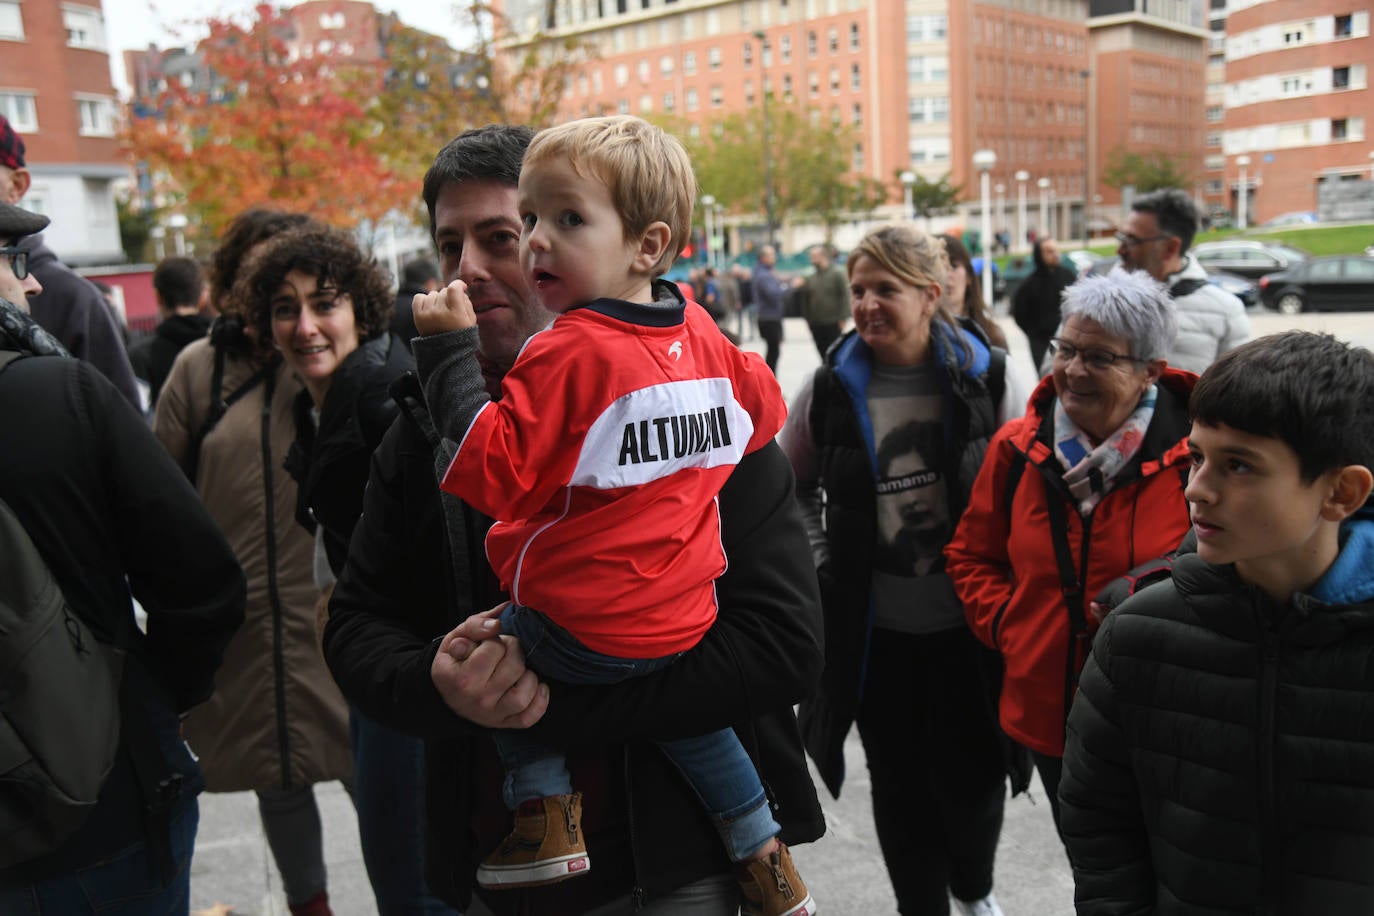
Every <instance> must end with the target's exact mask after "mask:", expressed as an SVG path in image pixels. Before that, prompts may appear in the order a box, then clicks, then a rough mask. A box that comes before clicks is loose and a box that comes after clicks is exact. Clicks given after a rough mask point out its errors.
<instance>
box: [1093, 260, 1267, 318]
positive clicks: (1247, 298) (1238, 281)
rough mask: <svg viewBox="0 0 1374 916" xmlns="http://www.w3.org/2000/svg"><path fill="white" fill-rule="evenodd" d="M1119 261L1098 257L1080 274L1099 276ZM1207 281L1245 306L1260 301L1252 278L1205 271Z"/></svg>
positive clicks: (1250, 305) (1110, 269)
mask: <svg viewBox="0 0 1374 916" xmlns="http://www.w3.org/2000/svg"><path fill="white" fill-rule="evenodd" d="M1120 263H1121V259H1120V258H1118V257H1116V256H1112V257H1110V258H1099V259H1098V260H1096V261H1094V262H1093V265H1092V267H1090V268H1088V269H1087V270H1086V271H1084V272H1083V273H1082V274H1080V276H1087V275H1089V274H1092V275H1095V276H1100V275H1102V274H1108V273H1111V271H1112V268H1113V267H1115V266H1117V265H1118V264H1120ZM1207 282H1208V283H1210V284H1212V285H1213V286H1219V287H1221V288H1222V289H1224V290H1226V291H1227V292H1228V293H1230V294H1231V295H1233V296H1235V297H1236V298H1237V299H1239V300H1240V301H1241V303H1242V304H1243V305H1244V306H1245V307H1246V308H1252V307H1254V306H1255V305H1257V304H1258V303H1259V301H1260V288H1259V286H1257V285H1256V284H1255V281H1253V280H1247V279H1246V278H1245V277H1238V276H1236V275H1235V274H1228V273H1223V272H1221V271H1211V270H1209V271H1208V272H1207Z"/></svg>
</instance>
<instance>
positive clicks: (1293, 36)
mask: <svg viewBox="0 0 1374 916" xmlns="http://www.w3.org/2000/svg"><path fill="white" fill-rule="evenodd" d="M1303 37H1304V33H1303V29H1302V26H1291V27H1289V28H1287V29H1284V32H1283V43H1284V44H1286V45H1300V44H1302V42H1303Z"/></svg>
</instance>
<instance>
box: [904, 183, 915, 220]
mask: <svg viewBox="0 0 1374 916" xmlns="http://www.w3.org/2000/svg"><path fill="white" fill-rule="evenodd" d="M901 178H902V219H903V220H910V219H914V217H913V216H912V213H911V186H912V185H914V184H915V183H916V173H915V172H911V171H907V172H903V173H902V175H901Z"/></svg>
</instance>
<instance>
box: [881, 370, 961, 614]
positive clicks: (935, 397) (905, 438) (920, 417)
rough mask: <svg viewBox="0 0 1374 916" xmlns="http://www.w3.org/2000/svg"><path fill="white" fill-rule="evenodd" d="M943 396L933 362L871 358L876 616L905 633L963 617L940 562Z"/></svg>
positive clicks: (945, 527)
mask: <svg viewBox="0 0 1374 916" xmlns="http://www.w3.org/2000/svg"><path fill="white" fill-rule="evenodd" d="M943 407H944V400H943V398H942V396H941V389H940V380H939V376H938V375H937V374H936V372H935V370H933V369H932V368H930V367H929V366H912V367H893V366H882V365H874V367H873V376H872V378H871V379H870V380H869V383H868V413H869V417H870V418H871V420H872V423H873V442H874V446H875V448H876V450H877V464H878V468H877V470H878V483H877V490H878V492H877V493H876V506H877V512H878V531H877V541H876V550H875V555H874V558H873V599H874V604H875V608H874V610H875V615H876V619H875V621H874V622H875V624H876V625H877V626H879V627H882V628H884V629H889V630H900V631H902V632H906V633H936V632H940V631H942V630H948V629H953V628H954V627H956V626H963V625H964V613H963V610H962V608H961V607H960V606H959V601H958V598H957V597H956V596H955V594H954V587H953V585H952V584H951V583H950V581H949V577H948V576H946V575H945V574H944V573H943V572H939V571H934V572H932V570H937V569H942V568H943V564H942V563H941V552H942V551H943V550H944V547H945V544H947V543H948V542H949V539H950V537H951V535H952V534H953V529H954V521H955V520H954V519H951V518H950V517H949V499H948V495H947V491H946V482H945V468H944V467H943V459H944V455H943V452H944V447H943V445H944V419H943Z"/></svg>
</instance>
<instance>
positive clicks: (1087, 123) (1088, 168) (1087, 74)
mask: <svg viewBox="0 0 1374 916" xmlns="http://www.w3.org/2000/svg"><path fill="white" fill-rule="evenodd" d="M1078 75H1079V76H1081V77H1083V244H1084V245H1086V244H1088V239H1089V238H1090V233H1089V232H1088V204H1089V203H1091V201H1092V199H1093V188H1092V161H1091V159H1090V158H1089V157H1088V146H1089V145H1090V144H1091V143H1092V118H1091V115H1092V94H1091V92H1090V91H1089V90H1090V88H1091V86H1092V75H1093V72H1092V71H1091V70H1079V71H1078Z"/></svg>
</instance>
